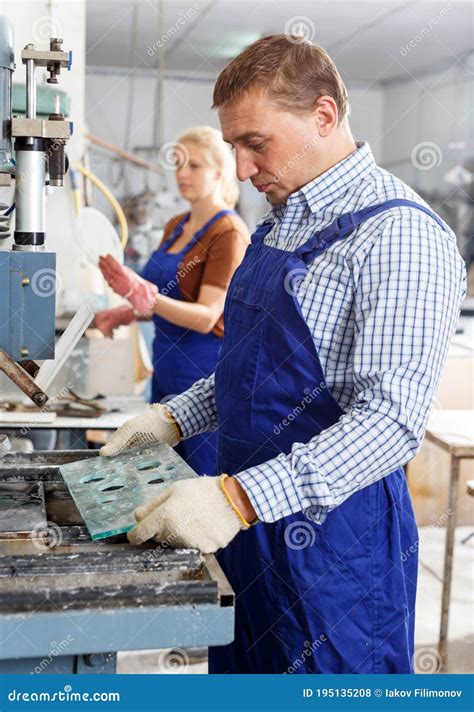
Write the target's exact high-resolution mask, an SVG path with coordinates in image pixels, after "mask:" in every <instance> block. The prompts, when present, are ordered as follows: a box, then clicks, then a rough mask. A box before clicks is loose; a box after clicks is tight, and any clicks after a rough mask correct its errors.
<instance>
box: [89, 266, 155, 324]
mask: <svg viewBox="0 0 474 712" xmlns="http://www.w3.org/2000/svg"><path fill="white" fill-rule="evenodd" d="M99 268H100V271H101V272H102V274H103V275H104V278H105V280H106V281H107V283H108V284H109V285H110V287H112V289H113V290H114V292H116V294H120V296H121V297H124V298H125V299H128V301H129V302H130V304H131V305H132V307H133V308H134V310H135V315H136V316H151V315H152V313H153V305H154V303H155V301H156V297H157V295H158V287H157V286H156V285H155V284H152V283H151V282H147V281H146V279H142V277H140V276H139V275H138V274H136V273H135V272H134V271H133V270H132V269H130V268H129V267H124V266H122V265H121V264H120V263H119V262H117V260H116V259H115V258H114V257H112V255H107V256H106V257H99Z"/></svg>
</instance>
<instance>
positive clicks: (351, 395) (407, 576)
mask: <svg viewBox="0 0 474 712" xmlns="http://www.w3.org/2000/svg"><path fill="white" fill-rule="evenodd" d="M214 106H215V107H217V109H218V110H219V118H220V122H221V126H222V132H223V136H224V139H225V140H226V141H228V142H229V143H230V144H231V145H232V146H233V148H234V149H235V154H236V162H237V175H238V177H239V179H240V180H242V181H244V180H247V179H250V180H251V181H252V183H253V185H254V186H255V187H256V188H257V189H258V190H259V191H261V192H264V193H265V195H266V198H267V200H268V202H269V203H270V204H271V208H270V210H269V212H268V213H267V215H266V216H265V217H264V219H263V220H262V222H261V223H260V225H259V227H258V228H257V230H256V232H255V233H254V235H253V236H252V245H251V246H250V247H249V248H248V250H247V253H246V255H245V258H244V261H243V262H242V264H241V266H240V267H239V269H238V270H237V272H236V274H235V276H234V279H233V281H232V283H231V286H230V289H229V293H228V297H227V301H226V306H225V312H224V318H225V325H226V334H225V339H224V343H223V346H222V350H221V354H220V358H219V363H218V366H217V369H216V372H215V374H214V375H213V376H212V377H211V378H209V379H207V380H200V381H198V382H197V383H195V384H194V386H192V388H190V389H189V390H188V391H186V392H185V393H183V394H181V395H178V396H176V397H174V398H172V399H171V400H170V401H168V402H167V403H166V406H163V405H158V406H156V407H154V408H152V409H151V410H150V411H149V412H148V413H147V414H145V415H141V416H138V417H137V418H134V419H133V420H131V421H129V422H128V423H126V424H125V425H124V426H123V427H122V428H121V429H120V430H119V431H118V432H117V433H116V434H114V436H113V437H112V439H111V442H110V444H109V445H107V446H106V447H105V448H104V449H103V454H104V455H113V454H116V453H117V452H120V451H121V450H122V449H123V448H124V447H129V446H133V445H138V444H143V443H149V442H154V441H159V440H166V441H167V442H169V443H171V444H174V443H176V442H177V440H178V438H181V437H185V438H187V437H190V436H191V435H194V434H196V433H201V432H205V431H209V430H213V429H216V428H217V431H218V453H217V458H218V467H219V471H221V472H223V473H226V474H225V475H223V476H221V477H218V478H214V477H204V478H199V479H196V480H186V481H180V482H177V483H175V484H173V485H171V486H170V487H169V488H168V489H167V490H166V491H165V492H164V494H163V495H161V496H160V497H158V498H157V499H156V500H154V501H153V502H151V503H150V504H148V505H146V506H144V507H142V508H140V509H139V510H137V513H136V516H137V526H136V528H135V529H134V530H133V531H132V532H131V533H130V535H129V538H130V541H132V542H133V543H141V542H143V541H145V540H147V539H150V538H152V537H154V538H155V539H156V540H157V541H163V540H166V539H167V538H170V540H171V541H172V542H173V545H174V546H176V545H184V546H195V547H198V548H200V549H201V550H202V551H204V552H214V551H216V550H217V549H222V551H221V552H220V553H219V555H218V558H219V561H220V562H221V565H222V566H223V568H224V571H225V573H226V574H227V576H228V578H229V580H230V583H231V585H232V586H233V588H234V590H235V592H236V595H237V600H236V630H235V641H234V642H233V643H232V644H231V645H228V646H223V647H221V648H214V649H212V650H211V651H210V672H242V673H247V672H254V673H272V672H273V673H283V672H294V671H296V672H299V673H303V672H320V673H387V672H388V673H406V672H410V671H412V655H413V638H414V633H413V632H414V610H415V593H416V576H417V542H418V538H417V530H416V524H415V520H414V515H413V510H412V506H411V501H410V496H409V493H408V488H407V483H406V478H405V474H404V471H403V469H402V466H403V465H404V464H405V463H407V462H408V461H409V460H410V459H411V458H412V457H413V456H414V455H415V453H416V452H417V451H418V449H419V447H420V444H421V441H422V438H423V433H424V429H425V427H426V422H427V418H428V413H429V408H430V404H431V401H432V398H433V394H434V393H435V391H436V388H437V385H438V381H439V378H440V373H441V370H442V366H443V363H444V360H445V357H446V352H447V350H448V347H449V343H450V339H451V336H452V335H453V333H454V330H455V326H456V322H457V319H458V314H459V306H460V301H461V299H462V296H463V293H464V266H463V263H462V260H461V258H460V256H459V254H458V251H457V248H456V240H455V236H454V235H453V233H452V232H451V231H450V230H449V228H448V227H447V226H446V225H445V224H444V223H443V222H442V221H441V220H440V219H439V218H438V217H437V216H436V215H434V214H433V213H432V212H431V211H430V210H429V208H428V207H427V205H426V204H425V203H424V202H423V201H422V200H421V198H420V197H419V196H418V195H416V193H414V192H413V191H412V190H411V189H410V188H409V187H408V186H406V185H405V184H403V183H402V182H401V181H400V180H398V179H397V178H395V177H394V176H392V175H390V174H389V173H387V172H386V171H384V170H382V169H380V168H378V167H377V165H376V164H375V162H374V158H373V156H372V153H371V151H370V149H369V147H368V145H367V144H365V143H357V144H356V143H355V142H354V140H353V138H352V135H351V132H350V129H349V125H348V121H347V117H348V112H349V107H348V99H347V93H346V89H345V87H344V84H343V82H342V80H341V77H340V76H339V74H338V72H337V69H336V67H335V65H334V64H333V62H332V61H331V59H330V58H329V56H328V55H327V54H326V53H325V52H324V51H323V50H322V49H321V48H319V47H316V46H314V45H311V44H310V43H308V42H304V41H302V42H298V41H297V38H294V37H286V36H284V35H276V36H272V37H266V38H264V39H261V40H259V41H257V42H255V43H254V44H253V45H251V46H250V47H248V48H247V49H246V50H245V51H244V52H242V53H241V54H240V55H239V56H238V57H237V58H236V59H235V60H233V62H231V63H230V64H229V65H228V66H227V67H226V69H225V70H224V71H223V72H222V73H221V75H220V76H219V78H218V80H217V84H216V87H215V90H214ZM227 475H230V477H227ZM240 530H242V531H240Z"/></svg>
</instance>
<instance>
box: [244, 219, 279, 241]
mask: <svg viewBox="0 0 474 712" xmlns="http://www.w3.org/2000/svg"><path fill="white" fill-rule="evenodd" d="M273 224H274V223H273V220H265V222H263V223H262V224H261V225H259V226H258V227H257V229H256V230H255V232H253V233H252V235H251V236H250V241H251V242H252V244H256V243H258V242H263V240H264V239H265V237H266V235H268V233H269V232H270V230H271V229H272V227H273Z"/></svg>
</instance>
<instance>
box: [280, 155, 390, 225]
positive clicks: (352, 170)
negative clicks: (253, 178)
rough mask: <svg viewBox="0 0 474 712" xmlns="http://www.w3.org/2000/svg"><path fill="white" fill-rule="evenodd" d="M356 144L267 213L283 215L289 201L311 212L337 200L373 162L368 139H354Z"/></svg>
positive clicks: (366, 172) (367, 170)
mask: <svg viewBox="0 0 474 712" xmlns="http://www.w3.org/2000/svg"><path fill="white" fill-rule="evenodd" d="M356 146H357V149H356V150H355V151H354V152H353V153H351V154H350V155H349V156H347V158H344V159H343V160H342V161H339V163H336V165H335V166H332V168H330V169H329V170H327V171H326V172H325V173H323V174H322V175H320V176H318V177H317V178H314V180H312V181H310V182H309V183H307V184H306V185H304V186H303V187H302V188H300V190H298V191H296V192H295V193H292V194H291V195H290V196H288V200H287V201H286V204H285V205H274V206H272V208H271V210H270V214H273V215H275V216H277V217H282V216H283V214H284V212H285V208H286V207H287V206H288V205H296V204H303V205H307V206H308V208H309V210H310V211H311V212H312V213H317V212H319V211H320V210H322V209H323V208H325V207H326V206H328V205H330V204H331V203H333V202H334V201H335V200H337V199H338V198H339V197H340V196H341V195H343V194H344V193H345V192H346V191H347V189H348V188H349V187H350V186H351V185H353V184H357V183H359V182H360V181H361V180H362V178H364V177H365V176H366V175H368V174H369V173H370V172H371V171H372V170H373V169H374V168H375V167H376V163H375V159H374V156H373V154H372V151H371V149H370V146H369V144H368V143H366V142H365V141H357V142H356Z"/></svg>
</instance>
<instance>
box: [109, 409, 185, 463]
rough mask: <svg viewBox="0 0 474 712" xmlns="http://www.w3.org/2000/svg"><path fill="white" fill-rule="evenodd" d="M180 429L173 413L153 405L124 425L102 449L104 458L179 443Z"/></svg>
mask: <svg viewBox="0 0 474 712" xmlns="http://www.w3.org/2000/svg"><path fill="white" fill-rule="evenodd" d="M179 439H180V433H179V428H178V425H177V423H176V421H175V420H174V418H173V416H172V415H171V413H170V412H169V411H168V410H166V408H164V407H163V406H162V405H160V404H159V403H158V404H154V405H151V406H150V407H149V409H148V411H147V412H146V413H142V415H136V416H135V417H134V418H130V420H127V422H126V423H124V424H123V425H122V426H121V427H120V428H119V429H118V430H116V431H115V433H114V434H113V435H112V437H111V438H110V440H109V442H108V443H107V445H104V447H102V448H101V449H100V452H99V454H100V455H101V456H102V457H114V456H115V455H118V454H119V453H121V452H122V451H123V450H126V449H128V448H131V447H140V446H141V445H153V444H155V443H168V445H172V446H174V445H176V444H177V443H178V442H179Z"/></svg>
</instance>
